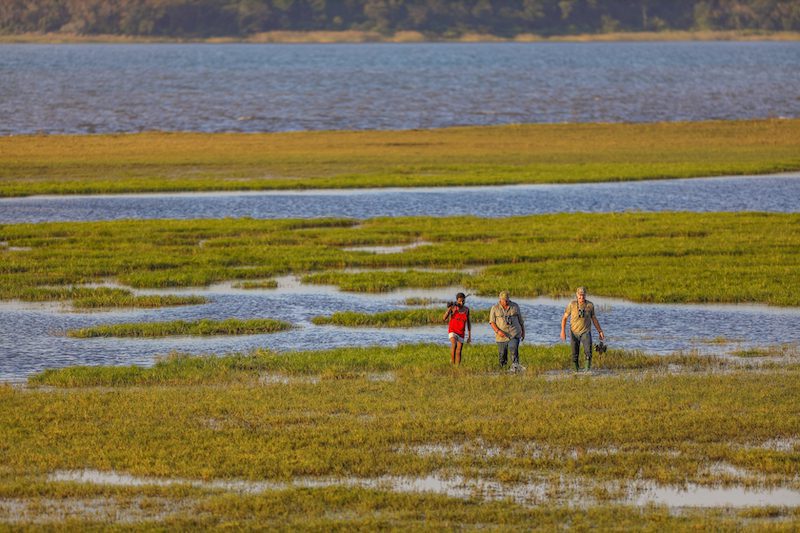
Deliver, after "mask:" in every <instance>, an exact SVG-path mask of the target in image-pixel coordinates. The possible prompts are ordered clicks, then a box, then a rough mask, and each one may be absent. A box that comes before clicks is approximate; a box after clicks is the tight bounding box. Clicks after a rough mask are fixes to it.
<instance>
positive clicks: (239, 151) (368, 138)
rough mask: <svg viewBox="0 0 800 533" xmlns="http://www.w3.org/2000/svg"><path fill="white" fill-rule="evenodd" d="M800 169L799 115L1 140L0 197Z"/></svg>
mask: <svg viewBox="0 0 800 533" xmlns="http://www.w3.org/2000/svg"><path fill="white" fill-rule="evenodd" d="M797 169H800V120H796V119H793V120H746V121H715V122H693V123H689V122H674V123H656V124H536V125H511V126H489V127H460V128H446V129H436V130H414V131H333V132H330V131H329V132H294V133H270V134H233V133H231V134H204V133H140V134H123V135H83V136H68V135H54V136H38V135H36V136H7V137H0V196H27V195H33V194H81V193H82V194H92V193H123V192H144V191H211V190H215V191H224V190H262V189H314V188H355V187H413V186H426V187H429V186H434V187H436V186H445V185H500V184H519V183H577V182H599V181H617V180H641V179H662V178H688V177H696V176H717V175H727V174H763V173H770V172H780V171H786V170H797Z"/></svg>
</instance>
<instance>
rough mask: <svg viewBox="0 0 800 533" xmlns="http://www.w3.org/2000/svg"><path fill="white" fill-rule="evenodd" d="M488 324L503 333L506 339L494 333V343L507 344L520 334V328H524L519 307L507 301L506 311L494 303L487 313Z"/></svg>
mask: <svg viewBox="0 0 800 533" xmlns="http://www.w3.org/2000/svg"><path fill="white" fill-rule="evenodd" d="M489 324H494V325H496V326H497V327H498V329H500V330H501V331H503V332H504V333H505V334H506V335H507V337H504V336H503V335H500V334H499V333H495V335H494V340H495V342H508V339H513V338H514V337H519V336H520V335H521V334H522V328H524V327H525V321H524V320H522V313H520V312H519V306H518V305H517V304H515V303H514V302H512V301H511V300H509V301H508V309H503V306H502V305H500V304H499V303H496V304H494V305H493V306H492V309H491V310H490V311H489Z"/></svg>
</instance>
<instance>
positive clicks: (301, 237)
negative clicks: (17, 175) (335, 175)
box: [0, 213, 800, 305]
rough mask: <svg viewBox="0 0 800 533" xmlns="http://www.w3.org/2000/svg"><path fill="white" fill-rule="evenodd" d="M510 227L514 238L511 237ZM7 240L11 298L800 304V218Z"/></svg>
mask: <svg viewBox="0 0 800 533" xmlns="http://www.w3.org/2000/svg"><path fill="white" fill-rule="evenodd" d="M509 224H511V225H513V227H514V228H515V231H514V232H511V233H510V232H508V231H506V230H505V228H506V227H508V225H509ZM0 240H2V241H6V242H8V243H9V245H11V246H17V247H27V248H30V249H29V250H27V251H16V252H13V253H12V252H8V251H4V250H3V249H0V298H2V299H20V298H41V299H46V298H49V299H54V300H59V299H63V298H66V297H68V296H70V297H71V296H74V295H75V294H76V293H74V292H73V293H71V292H69V291H71V290H73V289H70V287H74V286H76V285H80V284H86V283H92V282H94V283H97V282H101V281H103V280H107V279H109V278H112V279H115V281H117V282H118V283H120V284H123V285H128V286H131V287H137V288H145V287H147V288H167V287H190V286H206V285H209V284H212V283H217V282H222V281H234V282H237V281H248V280H263V279H265V278H271V277H274V276H276V275H285V274H296V275H300V276H304V277H303V280H304V281H306V282H313V283H326V284H336V285H338V286H339V287H340V288H342V289H345V290H352V291H360V292H385V291H390V290H394V289H399V288H404V287H442V286H449V285H458V286H461V287H463V288H464V289H466V291H465V292H473V293H476V294H482V295H494V294H497V292H498V291H500V290H510V291H511V294H513V295H515V296H520V297H522V296H532V297H535V296H539V295H548V296H563V295H568V294H571V293H572V292H573V291H574V287H576V286H578V285H585V286H588V287H589V290H590V292H591V293H592V294H598V295H603V296H613V297H620V298H626V299H628V300H632V301H638V302H674V303H688V302H700V303H703V302H729V303H736V302H760V303H768V304H772V305H800V293H798V292H797V291H787V290H786V287H787V286H794V285H800V268H798V265H800V259H799V258H800V252H798V250H800V215H797V214H767V213H605V214H558V215H537V216H525V217H513V218H508V219H502V223H498V221H497V220H492V221H488V220H486V219H480V218H476V217H452V218H430V217H415V218H392V219H373V220H367V221H363V222H361V223H357V222H355V221H352V220H341V219H319V220H252V219H229V220H189V221H170V220H143V221H109V222H85V223H45V224H7V225H0ZM418 240H425V241H427V242H430V243H431V244H429V245H427V246H424V247H418V248H412V249H408V250H406V251H404V252H402V253H395V254H386V255H376V254H363V253H359V252H350V251H345V250H342V249H341V248H342V247H346V246H355V245H369V244H374V245H386V244H406V243H408V242H415V241H418ZM200 243H202V245H200ZM586 265H591V268H586ZM475 267H481V268H480V269H479V270H477V271H475ZM349 268H358V269H359V271H358V272H352V271H347V270H346V269H349ZM372 269H380V270H372ZM423 269H425V270H423ZM430 269H435V270H430ZM53 287H64V288H63V289H62V288H58V289H57V290H55V291H53V290H52V289H53ZM74 290H77V289H74ZM80 294H83V293H80ZM96 294H103V295H119V297H120V298H122V297H123V296H124V295H123V293H121V292H114V291H113V290H109V289H105V290H104V291H97V292H96ZM126 298H127V296H126ZM190 298H191V297H190Z"/></svg>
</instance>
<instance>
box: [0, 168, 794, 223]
mask: <svg viewBox="0 0 800 533" xmlns="http://www.w3.org/2000/svg"><path fill="white" fill-rule="evenodd" d="M454 194H458V199H459V201H458V202H454V201H453V195H454ZM797 198H800V172H794V173H786V174H779V175H771V176H745V177H723V178H695V179H683V180H663V181H639V182H617V183H594V184H573V185H519V186H508V187H442V188H409V189H397V188H395V189H359V190H337V191H330V190H325V191H302V192H300V191H283V192H238V193H178V194H127V195H98V196H67V197H58V196H48V197H28V198H5V199H0V223H15V222H48V221H52V222H56V221H81V220H119V219H162V218H170V219H190V218H225V217H251V218H257V219H278V218H298V217H300V218H319V217H346V218H359V219H364V218H374V217H384V216H458V215H474V216H482V217H502V216H513V215H529V214H539V213H573V212H592V213H607V212H619V211H632V210H636V211H694V212H710V211H770V212H781V213H796V212H798V210H800V209H799V208H798V202H797ZM498 206H502V209H500V208H499V207H498Z"/></svg>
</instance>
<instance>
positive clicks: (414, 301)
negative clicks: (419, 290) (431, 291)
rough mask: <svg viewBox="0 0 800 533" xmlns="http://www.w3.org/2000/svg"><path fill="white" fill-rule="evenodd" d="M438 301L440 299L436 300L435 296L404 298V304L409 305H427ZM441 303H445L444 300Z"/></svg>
mask: <svg viewBox="0 0 800 533" xmlns="http://www.w3.org/2000/svg"><path fill="white" fill-rule="evenodd" d="M437 302H438V301H437V300H435V299H434V298H419V297H417V296H411V297H409V298H404V299H403V305H408V306H426V305H432V304H435V303H437ZM439 303H443V302H439Z"/></svg>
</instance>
